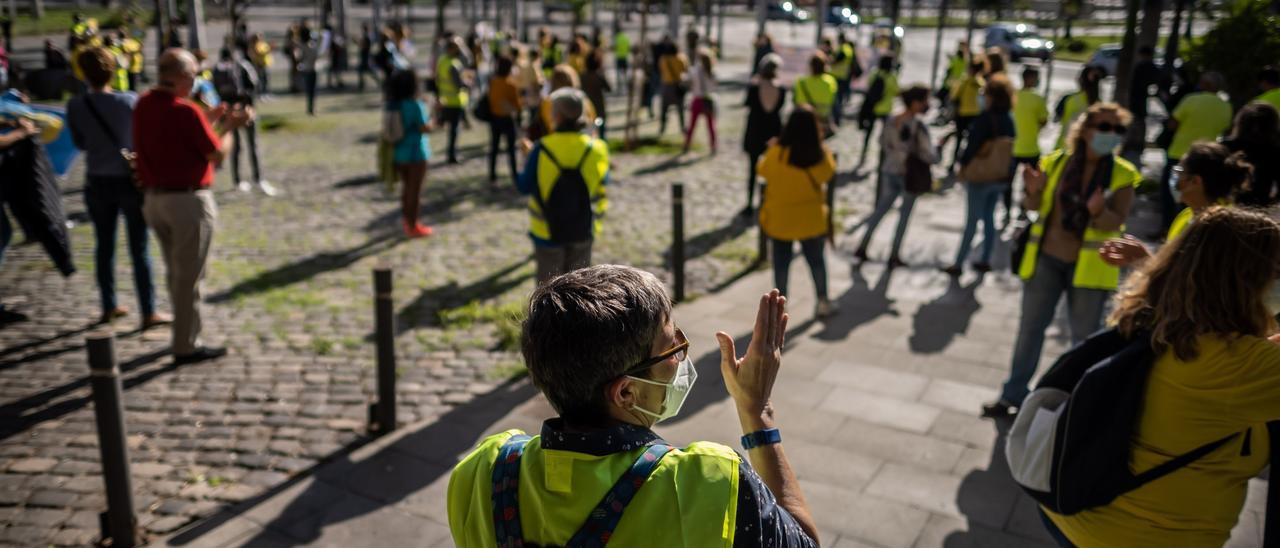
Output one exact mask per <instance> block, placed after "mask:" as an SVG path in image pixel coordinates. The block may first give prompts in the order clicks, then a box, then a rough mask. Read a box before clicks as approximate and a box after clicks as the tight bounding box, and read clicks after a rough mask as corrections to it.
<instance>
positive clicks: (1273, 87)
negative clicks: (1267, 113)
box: [1253, 66, 1280, 110]
mask: <svg viewBox="0 0 1280 548" xmlns="http://www.w3.org/2000/svg"><path fill="white" fill-rule="evenodd" d="M1258 87H1260V88H1262V93H1261V94H1259V95H1258V96H1257V97H1254V98H1253V100H1254V101H1262V102H1264V103H1267V104H1269V105H1271V106H1273V107H1276V110H1280V68H1277V67H1275V66H1266V67H1263V68H1262V70H1260V71H1258Z"/></svg>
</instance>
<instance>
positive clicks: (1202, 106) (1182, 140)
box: [1160, 71, 1232, 228]
mask: <svg viewBox="0 0 1280 548" xmlns="http://www.w3.org/2000/svg"><path fill="white" fill-rule="evenodd" d="M1225 83H1226V81H1225V79H1224V78H1223V77H1222V74H1221V73H1218V72H1213V71H1209V72H1206V73H1204V74H1201V75H1200V82H1199V85H1198V86H1197V87H1198V88H1199V89H1198V91H1196V92H1194V93H1190V94H1187V96H1185V97H1183V98H1182V100H1181V101H1178V105H1177V106H1176V107H1174V109H1173V111H1172V112H1171V113H1169V119H1168V120H1165V127H1166V128H1167V129H1168V130H1170V131H1173V132H1174V133H1173V140H1172V141H1170V143H1169V148H1168V149H1167V150H1166V151H1165V153H1166V154H1165V164H1164V170H1163V172H1162V173H1161V174H1160V184H1161V187H1160V206H1161V207H1160V213H1161V221H1162V222H1163V224H1162V225H1161V227H1162V228H1165V227H1168V226H1170V225H1172V224H1173V218H1174V217H1176V216H1177V210H1178V202H1177V200H1174V199H1173V194H1172V193H1171V192H1169V188H1170V187H1169V177H1170V176H1171V175H1172V174H1173V167H1174V166H1175V165H1177V163H1178V161H1179V160H1181V159H1182V155H1183V154H1186V153H1187V150H1188V149H1190V148H1191V144H1192V143H1195V142H1197V141H1215V140H1217V139H1218V138H1219V137H1221V136H1222V134H1223V133H1225V132H1226V131H1227V130H1228V129H1231V122H1232V120H1231V103H1228V102H1227V101H1226V100H1224V99H1223V98H1222V97H1219V96H1218V92H1219V91H1220V90H1221V89H1222V88H1223V85H1224V84H1225Z"/></svg>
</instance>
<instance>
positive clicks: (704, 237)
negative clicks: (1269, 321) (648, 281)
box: [662, 215, 755, 264]
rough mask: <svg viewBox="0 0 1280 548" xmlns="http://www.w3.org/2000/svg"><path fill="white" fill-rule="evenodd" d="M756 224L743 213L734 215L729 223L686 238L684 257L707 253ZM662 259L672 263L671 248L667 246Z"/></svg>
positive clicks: (689, 257) (688, 257)
mask: <svg viewBox="0 0 1280 548" xmlns="http://www.w3.org/2000/svg"><path fill="white" fill-rule="evenodd" d="M754 226H755V222H753V221H752V219H750V218H748V217H745V216H742V215H734V216H733V218H732V219H730V221H729V224H726V225H724V226H721V227H718V228H713V229H711V230H708V231H706V232H703V233H701V234H698V235H697V236H694V237H692V238H689V239H688V240H685V243H684V258H685V260H686V261H690V260H693V259H696V258H698V257H701V256H703V255H706V254H707V253H710V252H711V250H712V249H715V248H716V247H718V246H719V245H720V244H722V243H725V242H727V241H729V240H732V239H734V238H737V237H738V236H741V235H742V233H743V232H746V231H747V230H749V229H751V227H754ZM662 260H663V261H665V262H667V263H668V264H670V261H671V248H667V250H666V251H664V252H663V253H662Z"/></svg>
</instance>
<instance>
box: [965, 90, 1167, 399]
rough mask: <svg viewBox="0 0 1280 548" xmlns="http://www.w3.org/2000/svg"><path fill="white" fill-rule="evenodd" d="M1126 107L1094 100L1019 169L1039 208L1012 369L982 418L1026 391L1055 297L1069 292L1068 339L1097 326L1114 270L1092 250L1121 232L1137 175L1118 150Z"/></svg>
mask: <svg viewBox="0 0 1280 548" xmlns="http://www.w3.org/2000/svg"><path fill="white" fill-rule="evenodd" d="M1128 125H1129V111H1127V110H1125V109H1124V108H1122V107H1120V106H1119V105H1116V104H1115V103H1096V104H1094V105H1093V106H1090V107H1089V109H1088V110H1087V111H1086V112H1085V114H1084V115H1083V116H1081V117H1080V118H1078V119H1077V121H1076V124H1075V126H1074V127H1073V128H1072V130H1071V135H1070V138H1069V139H1068V140H1067V141H1066V142H1067V148H1066V149H1065V150H1057V151H1055V152H1053V153H1051V154H1049V155H1048V156H1045V157H1044V158H1042V159H1041V160H1040V166H1039V169H1035V168H1030V167H1028V168H1027V169H1026V170H1025V171H1024V172H1023V175H1022V176H1023V181H1024V182H1025V184H1026V192H1027V195H1026V199H1025V200H1024V201H1023V206H1024V207H1025V208H1026V209H1027V211H1035V212H1037V214H1038V215H1037V217H1036V221H1035V224H1034V225H1032V227H1031V231H1030V234H1029V237H1028V239H1027V243H1026V248H1025V250H1024V252H1023V254H1022V260H1021V263H1020V264H1018V265H1016V266H1017V269H1018V275H1019V276H1020V277H1021V278H1022V279H1023V280H1024V281H1025V285H1024V286H1023V289H1022V318H1021V320H1020V321H1019V323H1018V338H1017V340H1016V342H1015V343H1014V346H1013V359H1012V367H1011V368H1010V369H1011V370H1010V373H1009V378H1008V380H1006V381H1005V383H1004V388H1003V389H1002V391H1001V393H1000V399H998V400H997V401H995V402H993V403H990V404H987V405H985V406H983V408H982V414H983V416H986V417H1004V416H1008V415H1010V414H1012V413H1014V410H1015V409H1016V408H1017V407H1018V406H1019V405H1020V404H1021V403H1022V400H1023V398H1025V397H1026V396H1027V392H1028V391H1027V384H1028V383H1029V382H1030V381H1031V377H1033V376H1035V373H1036V367H1037V366H1038V365H1039V363H1040V351H1041V349H1042V347H1043V346H1044V334H1045V330H1046V329H1048V328H1049V324H1050V323H1052V322H1053V314H1054V310H1055V309H1057V307H1058V300H1059V299H1060V298H1061V297H1062V295H1063V294H1064V293H1065V294H1066V295H1067V311H1068V315H1069V317H1070V324H1071V342H1072V344H1074V343H1078V342H1080V341H1082V340H1084V339H1085V337H1088V336H1089V335H1090V334H1091V333H1093V332H1094V331H1097V330H1098V327H1099V326H1100V325H1101V323H1102V308H1103V305H1104V303H1105V302H1106V300H1107V296H1108V295H1109V294H1110V293H1111V292H1112V291H1115V289H1116V287H1117V286H1118V285H1119V282H1120V269H1119V268H1116V267H1114V266H1112V265H1109V264H1107V263H1106V262H1104V261H1103V260H1102V257H1101V256H1100V255H1099V254H1098V249H1099V248H1100V247H1102V245H1103V243H1104V242H1106V241H1107V240H1110V239H1113V238H1119V237H1120V236H1121V234H1122V232H1123V230H1124V222H1125V218H1126V217H1128V216H1129V206H1130V205H1132V204H1133V196H1134V186H1135V185H1137V184H1138V181H1141V180H1142V174H1141V173H1139V172H1138V170H1137V168H1135V167H1134V166H1133V164H1130V163H1129V162H1128V161H1126V160H1125V159H1123V158H1121V157H1119V156H1117V155H1116V152H1117V150H1118V149H1119V147H1120V145H1121V144H1123V143H1124V138H1125V133H1126V131H1127V129H1128Z"/></svg>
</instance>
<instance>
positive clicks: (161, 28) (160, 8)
mask: <svg viewBox="0 0 1280 548" xmlns="http://www.w3.org/2000/svg"><path fill="white" fill-rule="evenodd" d="M9 1H10V2H12V1H13V0H9ZM155 4H156V7H155V10H156V15H155V20H156V59H159V58H160V55H162V54H163V53H164V37H165V35H166V34H167V33H166V32H165V29H167V28H168V25H169V17H171V15H170V14H169V10H167V9H165V3H164V1H163V0H155Z"/></svg>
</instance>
